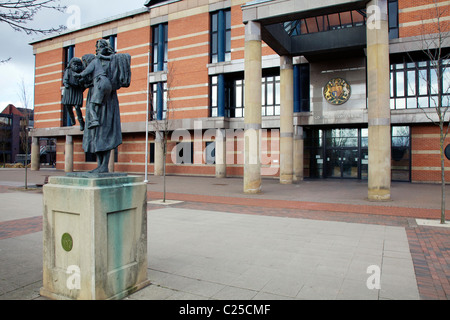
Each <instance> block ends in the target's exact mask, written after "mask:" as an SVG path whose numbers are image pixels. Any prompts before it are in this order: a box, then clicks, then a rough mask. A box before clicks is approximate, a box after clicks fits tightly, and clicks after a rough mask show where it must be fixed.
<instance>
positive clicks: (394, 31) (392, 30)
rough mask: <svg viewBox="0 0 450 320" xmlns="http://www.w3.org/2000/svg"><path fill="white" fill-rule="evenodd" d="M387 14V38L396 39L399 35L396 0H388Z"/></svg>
mask: <svg viewBox="0 0 450 320" xmlns="http://www.w3.org/2000/svg"><path fill="white" fill-rule="evenodd" d="M388 15H389V39H396V38H398V37H399V32H398V27H399V22H398V0H389V3H388Z"/></svg>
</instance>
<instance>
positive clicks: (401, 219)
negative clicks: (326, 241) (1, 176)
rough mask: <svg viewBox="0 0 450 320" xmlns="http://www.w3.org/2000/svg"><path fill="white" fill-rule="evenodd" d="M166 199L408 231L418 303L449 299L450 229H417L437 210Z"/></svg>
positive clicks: (11, 225)
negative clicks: (422, 220)
mask: <svg viewBox="0 0 450 320" xmlns="http://www.w3.org/2000/svg"><path fill="white" fill-rule="evenodd" d="M0 192H8V188H7V187H5V186H0ZM158 198H159V199H160V198H161V193H159V192H153V191H151V192H149V199H158ZM167 198H168V199H171V200H181V201H183V202H181V203H177V204H173V205H171V206H172V207H179V208H189V209H197V210H211V211H222V212H233V213H242V214H253V215H270V216H278V217H289V218H301V219H314V220H324V221H325V220H328V221H340V222H351V223H367V224H380V225H389V226H398V227H404V228H405V230H406V233H407V236H408V241H409V247H410V252H411V256H412V260H413V263H414V268H415V274H416V279H417V285H418V289H419V294H420V298H421V299H422V300H449V298H450V229H449V228H439V227H427V226H418V225H417V224H415V218H433V219H436V218H437V217H438V216H439V210H436V209H423V208H403V207H389V206H388V207H382V206H370V205H350V204H329V203H317V202H300V201H287V200H270V199H254V198H237V197H226V196H204V195H192V194H181V193H168V194H167ZM162 207H165V206H162V205H154V204H149V206H148V209H149V210H152V209H156V208H162ZM448 218H449V217H447V219H448ZM40 231H42V217H32V218H26V219H19V220H13V221H5V222H0V240H2V239H7V238H13V237H18V236H21V235H26V234H30V233H35V232H40Z"/></svg>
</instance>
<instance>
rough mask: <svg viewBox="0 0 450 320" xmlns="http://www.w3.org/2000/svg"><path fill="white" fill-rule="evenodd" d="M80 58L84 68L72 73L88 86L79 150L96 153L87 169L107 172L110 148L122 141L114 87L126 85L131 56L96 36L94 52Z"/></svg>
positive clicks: (128, 79)
mask: <svg viewBox="0 0 450 320" xmlns="http://www.w3.org/2000/svg"><path fill="white" fill-rule="evenodd" d="M83 62H84V64H85V69H84V71H82V72H80V73H79V74H78V75H77V76H76V78H78V79H81V80H82V81H83V82H84V83H86V84H87V86H88V87H89V92H88V95H87V99H86V119H85V122H86V124H87V127H86V128H85V130H84V134H83V150H84V151H85V152H90V153H95V155H96V156H97V165H98V166H97V168H95V169H94V170H92V171H90V172H91V173H107V172H109V169H108V163H109V158H110V154H111V150H114V149H115V148H117V147H118V146H119V145H121V144H122V130H121V123H120V110H119V100H118V98H117V90H119V89H120V88H123V87H129V86H130V82H131V56H130V55H129V54H126V53H123V54H117V53H115V52H114V50H113V49H112V48H111V46H110V45H109V42H108V41H106V40H104V39H100V40H98V41H97V43H96V55H95V56H94V55H85V56H83Z"/></svg>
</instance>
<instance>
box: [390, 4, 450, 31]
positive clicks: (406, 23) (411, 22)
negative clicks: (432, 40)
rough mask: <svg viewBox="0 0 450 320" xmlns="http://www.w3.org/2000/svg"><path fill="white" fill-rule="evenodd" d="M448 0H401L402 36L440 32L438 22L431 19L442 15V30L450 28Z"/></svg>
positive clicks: (400, 19)
mask: <svg viewBox="0 0 450 320" xmlns="http://www.w3.org/2000/svg"><path fill="white" fill-rule="evenodd" d="M446 2H447V1H446V0H436V1H434V0H399V2H398V5H399V23H400V38H405V37H412V36H420V35H425V34H432V33H437V32H438V28H437V26H438V24H437V22H436V21H431V19H435V18H436V17H441V19H440V22H439V25H440V28H441V32H448V31H449V30H450V21H449V20H448V17H449V16H450V9H449V5H448V4H446Z"/></svg>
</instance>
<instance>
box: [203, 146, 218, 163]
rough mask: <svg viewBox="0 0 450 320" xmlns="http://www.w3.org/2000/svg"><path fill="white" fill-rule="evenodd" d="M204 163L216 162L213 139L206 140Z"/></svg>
mask: <svg viewBox="0 0 450 320" xmlns="http://www.w3.org/2000/svg"><path fill="white" fill-rule="evenodd" d="M205 160H206V164H215V163H216V143H215V141H207V142H206V148H205Z"/></svg>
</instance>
